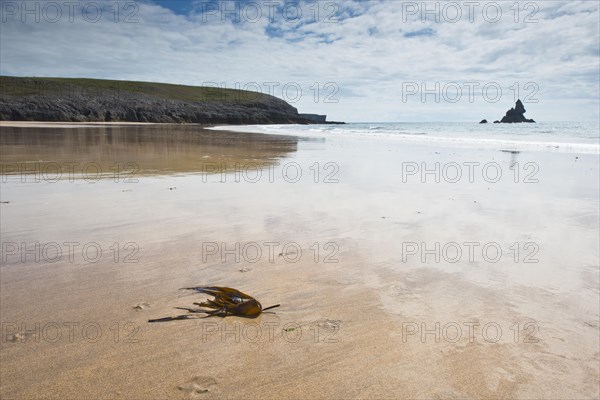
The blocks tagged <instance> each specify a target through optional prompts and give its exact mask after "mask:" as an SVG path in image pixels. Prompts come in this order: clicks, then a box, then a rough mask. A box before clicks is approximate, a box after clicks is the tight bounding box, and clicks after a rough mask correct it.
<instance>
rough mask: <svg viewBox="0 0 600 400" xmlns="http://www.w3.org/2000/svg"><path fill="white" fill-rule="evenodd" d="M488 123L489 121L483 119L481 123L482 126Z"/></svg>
mask: <svg viewBox="0 0 600 400" xmlns="http://www.w3.org/2000/svg"><path fill="white" fill-rule="evenodd" d="M487 123H488V122H487V119H482V120H481V122H480V124H487Z"/></svg>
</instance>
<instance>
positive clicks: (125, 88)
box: [0, 76, 275, 102]
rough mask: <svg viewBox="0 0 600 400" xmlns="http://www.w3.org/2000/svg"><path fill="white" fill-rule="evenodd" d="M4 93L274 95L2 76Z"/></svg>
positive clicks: (194, 98) (194, 97)
mask: <svg viewBox="0 0 600 400" xmlns="http://www.w3.org/2000/svg"><path fill="white" fill-rule="evenodd" d="M0 93H1V94H2V96H5V95H9V96H15V97H25V96H50V97H66V96H73V95H90V96H93V95H95V94H99V93H103V94H106V93H108V94H114V95H118V94H134V95H135V94H144V95H149V96H153V97H156V98H160V99H168V100H179V101H185V102H214V101H231V102H250V101H265V100H268V99H269V98H271V99H275V98H274V97H272V96H269V95H266V94H262V93H257V92H251V91H246V90H236V89H222V88H215V87H207V86H185V85H173V84H168V83H153V82H136V81H118V80H106V79H87V78H35V77H13V76H0Z"/></svg>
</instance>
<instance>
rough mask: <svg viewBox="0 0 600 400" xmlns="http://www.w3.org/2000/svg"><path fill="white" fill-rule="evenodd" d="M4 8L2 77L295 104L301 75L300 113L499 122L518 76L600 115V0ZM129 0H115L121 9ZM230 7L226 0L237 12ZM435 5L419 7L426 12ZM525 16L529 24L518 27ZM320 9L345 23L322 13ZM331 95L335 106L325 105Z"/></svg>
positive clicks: (548, 102) (560, 111)
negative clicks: (270, 94) (55, 10)
mask: <svg viewBox="0 0 600 400" xmlns="http://www.w3.org/2000/svg"><path fill="white" fill-rule="evenodd" d="M7 3H10V2H3V4H2V12H3V15H2V23H1V26H0V29H1V31H0V33H1V35H0V37H1V38H0V55H1V58H0V71H1V73H2V74H5V75H18V76H23V75H26V76H60V77H95V78H109V79H126V80H142V81H157V82H169V83H179V84H188V85H199V84H202V83H204V82H224V83H225V84H226V85H227V87H234V86H235V84H236V83H239V84H240V85H241V86H244V85H245V84H249V83H252V82H257V83H259V84H261V86H262V89H263V91H265V92H266V91H267V90H268V86H267V85H265V84H264V83H268V82H277V83H279V86H278V87H276V89H275V95H276V96H278V97H281V98H284V99H285V100H292V96H294V95H295V92H294V91H293V90H290V91H289V92H288V96H286V94H285V93H283V92H282V87H283V85H285V84H286V83H294V82H295V83H298V84H299V85H301V86H302V88H303V96H302V97H301V98H300V100H299V101H298V102H294V103H292V104H293V105H294V106H296V107H298V108H299V110H300V111H303V112H318V113H327V114H328V115H329V116H330V119H336V120H346V121H406V120H411V121H415V120H479V119H481V118H484V117H485V118H488V119H496V118H500V117H501V116H502V115H503V113H504V111H506V109H507V108H509V107H511V106H512V105H513V103H514V98H513V97H514V91H515V90H516V86H515V83H518V86H519V89H520V95H521V96H520V97H522V98H523V97H525V96H527V95H528V94H532V93H533V92H534V91H535V87H536V86H532V85H530V86H528V87H527V88H528V90H526V88H525V85H526V84H527V83H529V82H533V83H535V85H537V88H539V91H538V92H537V93H536V94H535V96H534V98H536V99H537V100H538V101H539V102H538V103H537V104H536V103H530V104H527V103H526V107H527V109H528V116H530V117H532V118H535V119H536V120H578V119H585V120H590V119H591V120H598V118H600V117H599V115H598V109H599V107H600V105H599V98H598V96H599V93H598V90H599V80H598V79H599V78H598V73H599V68H600V67H599V57H600V55H599V50H598V47H599V42H600V38H599V35H598V28H599V22H598V21H599V11H598V9H599V7H598V2H590V1H563V2H553V1H551V2H546V1H544V2H541V1H540V2H531V1H529V2H521V3H520V7H519V14H518V15H515V7H514V6H513V4H514V2H497V3H493V2H481V4H480V5H479V6H477V7H475V8H474V13H473V22H471V21H470V20H469V16H470V15H469V9H468V8H467V6H465V5H464V4H462V3H463V2H439V3H438V4H439V7H440V13H439V14H438V16H439V17H440V21H439V22H436V21H435V20H434V18H435V15H433V14H430V15H427V18H426V20H422V18H421V17H422V16H423V11H424V10H423V9H422V7H421V6H422V4H423V3H422V2H421V1H418V2H399V1H389V2H383V1H373V2H348V1H344V2H337V3H336V2H321V3H317V4H318V6H319V7H318V8H319V18H318V20H317V21H316V22H315V21H314V19H315V18H314V17H315V12H316V7H315V3H310V2H308V3H306V2H303V3H299V5H300V9H301V10H302V13H303V18H302V19H301V20H299V21H289V20H285V19H284V18H281V11H279V12H278V13H276V15H277V17H276V18H275V19H274V20H273V21H270V20H269V18H268V16H269V14H268V12H269V6H268V4H270V3H268V2H264V1H258V2H256V3H255V4H256V5H257V6H258V7H259V8H260V10H261V12H262V16H263V17H262V18H261V19H259V20H258V21H256V22H255V23H249V22H248V21H246V19H245V18H244V17H245V16H249V17H253V16H254V14H251V11H252V10H251V9H247V10H246V11H247V14H244V9H243V7H244V5H243V4H242V3H240V4H242V8H240V10H241V14H240V17H241V20H242V21H241V22H240V23H237V24H234V23H232V15H231V14H228V15H222V14H221V13H218V12H214V9H209V10H210V11H211V12H209V13H206V14H203V13H202V12H201V11H202V10H203V7H204V10H206V4H207V3H206V2H196V3H195V4H194V6H193V7H192V9H193V10H194V11H192V12H191V13H190V14H188V15H179V14H176V13H174V12H173V11H171V10H170V9H168V8H164V7H161V6H158V5H155V4H152V3H139V10H138V11H137V13H136V14H135V16H134V18H136V19H137V20H138V22H137V23H124V22H123V21H122V20H123V18H124V17H125V16H126V15H127V14H128V13H129V12H131V10H132V9H127V10H121V13H120V14H119V22H115V21H114V12H112V11H110V9H105V10H104V11H103V16H102V18H101V19H100V21H98V22H96V23H90V22H87V21H86V20H84V18H83V17H82V14H81V6H83V5H85V3H83V2H82V3H81V4H80V8H78V9H76V10H75V14H74V21H73V22H72V23H71V22H69V21H68V17H67V15H66V13H63V14H64V15H63V18H61V19H60V20H59V21H58V22H56V23H49V22H46V21H44V15H43V14H42V15H41V17H42V18H41V21H40V22H39V23H35V22H34V21H33V18H34V16H32V15H27V16H26V17H27V18H28V19H27V21H26V22H25V23H23V22H22V21H21V16H22V15H21V12H20V11H21V10H19V11H17V12H16V13H15V14H14V15H12V13H13V11H14V9H7V8H6V4H7ZM28 3H29V4H31V3H34V2H28ZM129 3H130V2H120V3H119V4H120V5H121V7H122V8H124V7H125V6H126V5H128V4H129ZM448 3H452V4H453V5H454V4H459V5H462V8H461V12H462V18H461V19H460V20H458V21H457V22H456V23H452V22H449V21H448V20H447V19H448V18H453V17H454V15H455V14H454V12H453V11H454V10H453V9H451V8H446V9H445V10H446V11H447V13H446V14H444V13H443V10H444V8H443V7H448V6H447V4H448ZM490 3H493V4H490ZM15 4H17V6H19V5H21V4H22V2H16V3H15ZM40 4H41V7H43V4H44V3H40ZM57 4H61V2H60V1H59V2H57ZM96 4H99V3H96ZM106 4H109V3H106ZM110 4H113V3H112V2H111V3H110ZM232 4H233V3H232V2H228V4H227V5H225V6H226V7H230V8H229V9H231V6H232ZM244 4H246V3H244ZM282 4H283V3H282ZM496 4H498V5H501V7H502V17H501V18H500V19H499V21H498V22H490V21H491V20H492V19H493V18H494V17H495V12H494V11H495V7H496V6H495V5H496ZM526 4H529V6H527V7H525V5H526ZM414 6H416V7H418V9H417V10H415V9H414ZM435 6H436V3H435V2H429V3H428V4H427V8H428V9H434V7H435ZM30 7H32V6H30ZM106 7H108V6H106ZM511 7H512V8H511ZM484 9H485V10H487V11H488V13H487V14H485V15H484V14H483V10H484ZM63 10H64V11H66V10H67V9H66V8H63ZM290 10H291V11H294V10H293V9H290ZM415 11H416V12H415ZM528 15H529V16H530V20H534V19H536V20H537V22H535V23H524V22H523V20H524V19H525V17H527V16H528ZM52 16H53V15H52ZM328 16H332V17H338V18H339V21H338V22H333V21H332V20H331V18H330V19H329V20H327V21H326V20H325V19H326V17H328ZM444 16H446V17H448V18H444ZM223 17H225V20H224V21H223ZM516 17H517V18H518V22H515V18H516ZM415 32H416V35H415ZM419 33H421V34H419ZM428 33H431V34H428ZM407 34H409V36H410V34H413V35H415V36H413V37H407V36H405V35H407ZM407 82H415V83H417V84H418V85H421V84H424V85H426V87H427V88H434V87H435V83H436V82H440V88H443V87H444V86H443V85H444V84H448V83H451V82H456V83H457V84H458V85H460V86H461V88H462V90H463V93H462V94H463V95H462V99H461V101H459V102H457V103H451V102H448V101H444V96H442V98H441V102H440V103H436V102H435V99H434V95H428V96H427V97H426V99H425V100H426V101H425V103H423V102H422V100H421V96H420V95H418V94H417V95H412V96H408V97H407V101H406V102H405V101H403V95H402V91H403V84H404V86H406V83H407ZM465 82H478V83H479V88H481V87H482V86H483V85H485V84H486V83H490V82H497V83H498V84H500V85H501V86H502V89H503V92H502V93H503V94H502V97H501V98H500V100H499V101H498V102H497V103H490V102H488V101H486V98H485V97H484V96H482V95H481V93H480V92H479V91H477V92H476V93H475V96H474V99H473V102H472V103H471V102H469V96H468V86H465V85H464V83H465ZM315 83H317V85H316V86H315ZM327 83H334V84H335V85H336V86H337V87H338V88H339V90H338V91H337V93H336V94H334V95H332V93H334V86H332V85H329V86H327V87H325V85H326V84H327ZM317 87H318V88H319V97H318V101H317V102H315V91H316V88H317ZM447 87H449V86H447ZM510 87H512V88H513V89H510ZM311 88H312V89H311ZM489 93H490V94H493V93H492V91H490V92H489ZM442 94H443V93H442ZM453 94H454V92H453V91H450V92H448V95H449V96H453ZM327 95H332V97H333V98H334V99H338V100H339V102H338V103H327V102H324V101H325V98H326V96H327Z"/></svg>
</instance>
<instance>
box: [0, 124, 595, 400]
mask: <svg viewBox="0 0 600 400" xmlns="http://www.w3.org/2000/svg"><path fill="white" fill-rule="evenodd" d="M32 129H33V128H25V127H23V128H20V127H11V128H6V127H2V133H1V136H0V137H1V138H2V162H3V163H4V164H18V163H20V162H25V161H30V162H31V161H33V162H39V163H40V165H48V163H52V162H60V163H64V162H95V163H97V164H98V165H101V166H109V165H112V164H113V163H115V162H117V163H120V164H124V163H128V162H134V163H136V164H137V165H138V166H139V170H138V171H137V172H138V173H136V174H135V179H134V180H131V181H125V180H123V179H121V180H118V181H116V180H115V179H109V178H106V177H103V178H102V179H97V180H95V179H94V180H91V179H89V180H86V179H82V177H81V176H79V177H78V178H76V179H73V180H71V179H66V178H64V175H65V174H64V173H63V175H62V176H61V178H62V179H59V180H51V179H44V176H42V175H41V174H37V175H40V176H41V178H42V179H40V181H39V182H38V181H36V179H35V177H36V173H35V170H34V172H33V173H31V172H29V173H27V174H25V175H22V174H20V172H19V171H12V172H11V171H8V170H6V172H10V174H6V175H3V176H2V178H3V180H2V191H1V195H0V200H1V201H2V205H1V208H0V211H1V213H2V226H1V233H2V243H3V250H2V257H3V259H2V266H1V268H0V278H1V279H0V281H1V282H0V319H1V322H2V340H1V350H0V356H1V361H2V362H1V363H0V378H1V379H0V381H1V383H0V397H2V398H3V399H4V398H7V399H12V398H61V399H64V398H82V397H91V398H127V399H131V398H136V399H139V398H152V399H154V398H156V399H159V398H182V399H185V398H196V399H204V398H207V399H208V398H215V399H216V398H249V399H254V398H273V399H280V398H286V399H299V398H407V399H408V398H410V399H435V398H439V399H448V398H450V399H454V398H455V399H459V398H460V399H463V398H527V399H530V398H547V399H571V398H581V399H595V398H598V397H599V396H600V393H599V385H600V380H599V364H600V354H599V346H600V342H599V339H598V337H599V326H600V322H599V301H600V297H599V296H600V291H599V286H600V282H599V257H600V256H599V249H598V242H599V240H600V238H599V210H598V202H599V187H598V185H599V183H598V182H599V176H598V170H599V165H598V157H597V156H594V155H578V154H551V153H518V154H511V153H505V152H499V151H486V150H472V149H445V148H436V147H418V146H406V145H404V144H399V143H392V142H386V141H384V140H377V141H373V140H361V139H348V138H344V139H336V138H327V139H324V140H307V139H297V138H293V137H278V136H263V135H252V134H239V133H235V134H233V133H228V132H210V133H209V132H208V131H203V130H202V129H201V128H200V127H190V126H185V127H184V126H148V127H138V126H132V127H122V126H119V127H110V128H106V127H90V128H82V127H78V128H77V129H68V130H67V129H62V130H61V129H59V128H42V127H36V128H35V129H34V130H32ZM234 135H235V136H234ZM237 135H239V136H237ZM108 137H111V138H112V139H111V140H108ZM239 139H241V140H239ZM205 156H208V157H210V158H204V157H205ZM206 160H210V161H206ZM214 160H218V161H219V162H220V161H222V160H225V162H226V164H227V165H228V167H227V168H225V169H224V170H223V171H224V172H223V173H221V170H212V169H207V168H206V165H205V163H206V162H213V161H214ZM453 162H455V163H458V164H459V165H464V163H479V164H480V165H485V164H487V163H492V162H493V163H497V164H498V165H499V166H500V168H501V171H502V173H503V175H502V179H500V180H499V181H498V182H495V183H492V182H490V181H489V180H490V179H489V176H487V178H488V179H487V180H486V179H483V177H482V174H481V170H480V169H476V170H475V171H476V174H475V175H474V179H473V182H469V180H468V179H466V178H465V179H461V180H460V181H458V182H456V183H451V182H449V181H448V180H449V179H445V178H448V176H449V175H444V174H441V179H440V181H439V183H438V182H436V181H435V177H433V178H432V176H431V175H425V177H424V178H423V177H422V176H421V175H420V174H417V175H408V176H407V175H406V168H407V165H408V164H407V163H411V164H410V165H411V166H414V164H412V163H416V164H417V165H418V166H419V167H420V168H421V164H422V163H426V166H428V167H431V166H434V165H435V163H439V164H440V165H441V166H445V165H449V163H453ZM44 163H46V164H44ZM403 163H404V164H403ZM528 163H530V164H528ZM217 164H218V163H217ZM236 164H237V165H238V166H239V168H238V167H236ZM259 165H261V166H262V169H261V174H258V173H257V169H256V167H257V166H259ZM526 165H529V166H532V165H533V167H532V168H528V169H525V168H526V167H525V166H526ZM403 166H404V167H403ZM7 168H8V167H7ZM40 168H43V167H40ZM403 168H404V172H405V174H403V173H402V172H403ZM515 170H516V171H520V174H518V179H517V181H518V182H515V176H516V175H515ZM317 171H318V174H317V173H316V172H317ZM532 171H534V174H533V176H532V175H531V173H532ZM298 172H300V173H301V174H298ZM463 172H466V169H463ZM75 175H77V174H75ZM526 177H528V178H530V179H529V180H527V182H525V178H526ZM46 178H47V177H46ZM535 180H537V182H535ZM423 181H424V182H423ZM71 242H76V244H71V245H67V244H65V243H71ZM22 243H25V245H26V246H27V247H26V249H25V250H27V249H30V251H29V253H27V252H26V251H23V249H21V248H20V246H21V244H22ZM36 243H39V244H40V250H39V251H38V250H36V248H35V244H36ZM236 243H237V246H238V247H237V248H236ZM436 243H439V248H440V250H439V251H435V250H434V251H433V252H431V251H430V252H429V253H428V252H427V251H428V250H431V249H435V248H436ZM464 243H477V245H473V246H475V249H476V250H475V251H474V252H473V255H472V259H469V254H468V249H469V248H468V247H467V246H466V245H464ZM515 243H516V244H517V245H516V246H515ZM423 244H424V245H423ZM453 244H458V247H459V248H460V249H461V250H462V256H461V257H460V258H458V257H457V254H456V253H453V249H456V246H454V245H453ZM15 245H16V247H15ZM415 245H416V246H417V247H418V248H417V249H415V247H414V246H415ZM486 245H488V246H487V247H488V248H490V249H491V250H489V252H488V253H486V254H485V255H484V254H483V253H482V251H481V249H482V248H483V247H484V246H486ZM69 246H72V247H73V248H74V249H75V250H74V251H73V252H72V253H71V252H69ZM411 246H413V247H411ZM453 246H454V247H453ZM497 247H500V248H501V249H502V256H501V257H500V258H499V259H497V260H496V259H495V253H494V249H496V248H497ZM83 248H86V249H88V250H89V251H88V252H87V253H83V252H82V249H83ZM31 249H33V250H31ZM97 249H100V250H101V252H102V254H101V255H99V256H97V253H96V252H95V250H97ZM117 249H118V250H117ZM443 249H446V252H445V253H444V250H443ZM516 249H518V253H517V252H516V251H517V250H516ZM415 251H416V252H415ZM59 252H60V253H61V254H60V255H59ZM413 253H414V254H413ZM36 256H38V258H39V260H35V257H36ZM69 256H72V257H69ZM436 256H437V257H438V258H439V259H438V260H436ZM23 257H24V259H23ZM71 258H72V259H71ZM136 261H137V262H136ZM535 261H537V262H535ZM194 285H218V286H230V287H234V288H238V289H240V290H242V291H244V292H246V293H248V294H251V295H253V296H255V297H256V298H257V299H258V300H259V301H261V303H262V304H263V306H269V305H271V304H276V303H279V304H281V307H280V308H277V309H275V310H273V311H274V313H273V314H271V313H269V314H264V315H262V316H261V317H259V318H258V319H256V320H245V319H241V318H226V319H225V320H222V319H218V318H209V319H201V320H195V321H176V322H172V323H161V324H148V323H147V322H146V321H147V320H148V319H150V318H160V317H164V316H169V315H178V314H179V313H180V311H179V310H176V309H174V307H188V306H191V305H192V303H193V302H195V301H199V300H201V299H202V298H203V297H202V296H200V295H189V294H185V293H182V292H181V291H179V290H178V289H179V288H181V287H187V286H194ZM36 324H38V325H36Z"/></svg>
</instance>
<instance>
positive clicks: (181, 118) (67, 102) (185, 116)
mask: <svg viewBox="0 0 600 400" xmlns="http://www.w3.org/2000/svg"><path fill="white" fill-rule="evenodd" d="M0 120H13V121H81V122H98V121H127V122H161V123H202V124H287V123H301V124H308V123H314V122H313V121H310V120H307V119H305V118H302V117H301V116H299V115H298V110H296V108H294V107H292V106H291V105H289V104H288V103H286V102H285V101H283V100H281V99H278V98H276V97H274V96H269V95H266V94H262V93H256V92H249V91H242V90H233V89H222V88H213V87H195V86H182V85H170V84H162V83H148V82H128V81H109V80H99V79H67V78H19V77H7V76H0Z"/></svg>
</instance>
